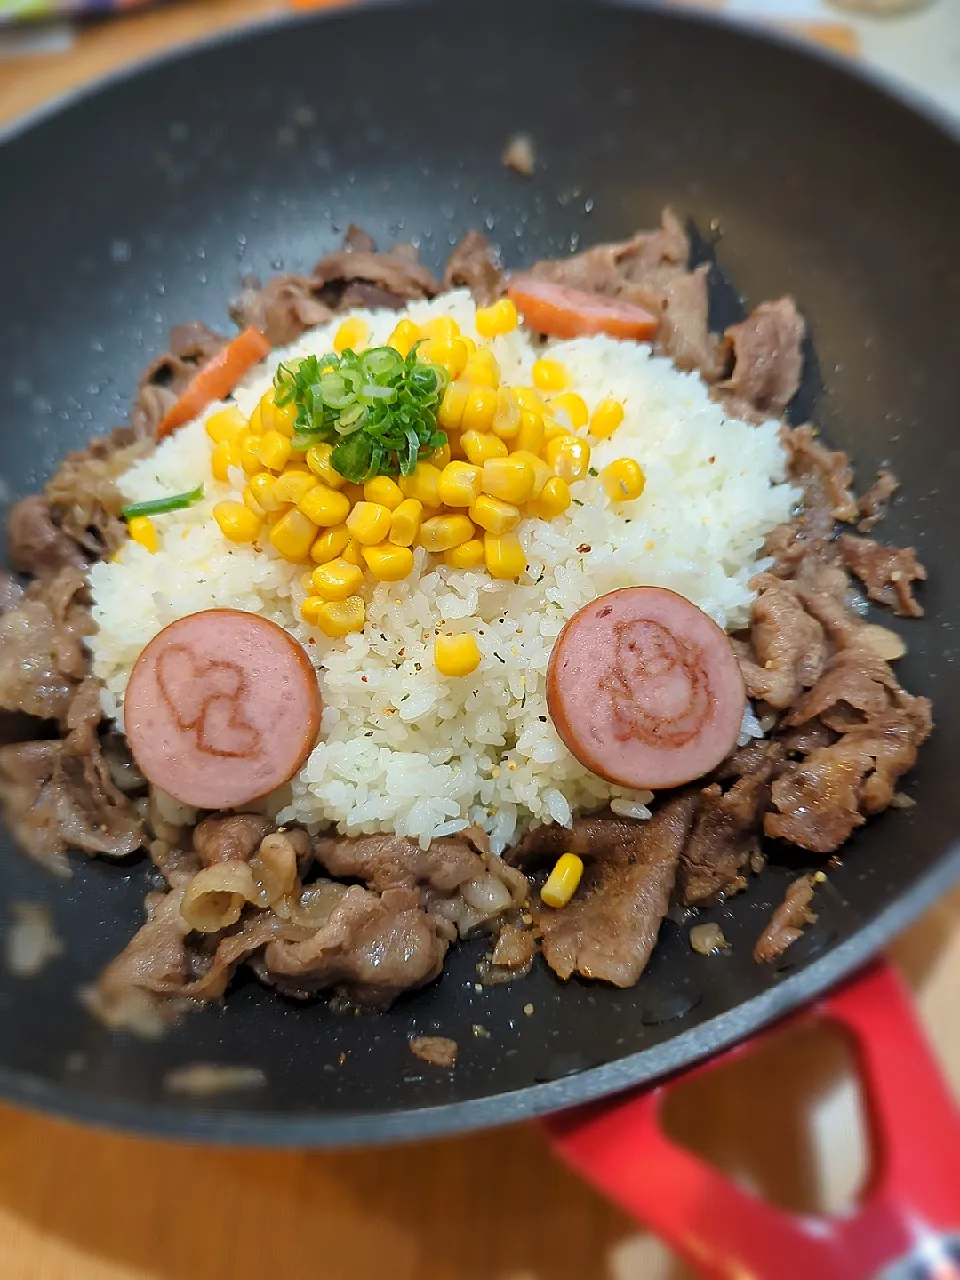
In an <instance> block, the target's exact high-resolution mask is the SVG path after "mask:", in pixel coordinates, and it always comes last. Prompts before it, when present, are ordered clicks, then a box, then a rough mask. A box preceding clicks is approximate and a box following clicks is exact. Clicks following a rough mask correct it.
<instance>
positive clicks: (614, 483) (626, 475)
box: [600, 458, 647, 502]
mask: <svg viewBox="0 0 960 1280" xmlns="http://www.w3.org/2000/svg"><path fill="white" fill-rule="evenodd" d="M600 480H601V482H602V484H603V487H604V489H605V490H606V494H607V497H608V498H609V499H610V501H611V502H632V501H633V500H634V498H639V497H640V495H641V493H643V490H644V486H645V485H646V483H647V477H646V476H645V475H644V474H643V467H641V466H640V463H639V462H635V461H634V460H633V458H617V459H616V461H615V462H611V463H610V465H609V466H606V467H604V468H603V470H602V471H601V472H600Z"/></svg>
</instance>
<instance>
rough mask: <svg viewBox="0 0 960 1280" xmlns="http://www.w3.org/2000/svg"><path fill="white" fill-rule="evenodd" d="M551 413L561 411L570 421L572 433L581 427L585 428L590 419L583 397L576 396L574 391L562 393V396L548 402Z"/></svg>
mask: <svg viewBox="0 0 960 1280" xmlns="http://www.w3.org/2000/svg"><path fill="white" fill-rule="evenodd" d="M550 409H551V412H552V411H554V410H557V409H562V410H563V412H564V413H565V414H566V415H567V417H568V418H569V419H570V425H571V427H573V429H574V431H579V430H580V428H581V427H585V426H586V425H587V422H588V420H589V418H590V410H589V409H588V408H587V402H586V400H584V398H583V396H578V395H577V393H576V392H575V391H564V393H563V394H562V395H559V396H554V397H553V399H552V400H551V401H550Z"/></svg>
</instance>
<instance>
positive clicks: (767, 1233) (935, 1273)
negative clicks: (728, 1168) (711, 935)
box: [546, 962, 960, 1280]
mask: <svg viewBox="0 0 960 1280" xmlns="http://www.w3.org/2000/svg"><path fill="white" fill-rule="evenodd" d="M811 1015H812V1016H814V1017H820V1018H826V1019H828V1020H831V1021H833V1022H835V1023H838V1024H839V1025H840V1026H841V1027H842V1028H844V1029H845V1030H846V1031H847V1032H848V1033H849V1035H850V1037H851V1038H852V1041H853V1045H854V1048H855V1051H856V1056H857V1059H858V1064H859V1067H860V1072H861V1077H862V1081H863V1092H864V1102H865V1110H866V1112H867V1115H868V1118H869V1121H868V1122H869V1126H870V1131H871V1139H872V1152H873V1169H872V1171H871V1175H870V1178H869V1179H868V1182H867V1185H866V1187H865V1189H864V1191H863V1193H862V1197H861V1200H860V1203H859V1204H858V1205H857V1206H856V1207H855V1208H854V1209H853V1210H851V1211H850V1212H849V1213H848V1214H846V1215H845V1216H843V1217H842V1218H833V1219H830V1218H823V1217H814V1216H809V1217H799V1216H795V1215H793V1214H790V1213H787V1212H785V1211H783V1210H781V1209H777V1208H774V1207H773V1206H772V1205H769V1204H767V1203H765V1202H764V1201H762V1200H760V1199H758V1198H757V1197H756V1196H754V1195H751V1194H750V1193H749V1192H748V1191H745V1190H743V1189H742V1188H740V1187H738V1186H737V1185H736V1184H735V1183H733V1182H732V1181H730V1180H729V1179H727V1178H726V1177H724V1176H723V1175H721V1174H720V1173H719V1172H718V1171H717V1170H716V1169H714V1168H713V1167H712V1166H710V1165H708V1164H706V1163H704V1162H703V1161H702V1160H700V1159H699V1158H698V1157H697V1156H695V1155H694V1154H693V1153H692V1152H690V1151H688V1150H687V1149H686V1148H684V1147H681V1146H678V1145H677V1144H675V1143H674V1142H673V1141H672V1140H671V1139H670V1138H669V1137H668V1136H667V1135H666V1133H665V1132H664V1130H663V1129H662V1127H661V1125H660V1116H661V1110H662V1107H663V1103H664V1100H665V1098H666V1096H667V1094H668V1093H669V1091H670V1089H671V1088H672V1085H673V1082H672V1081H667V1082H666V1083H662V1084H659V1085H656V1086H654V1087H653V1088H651V1089H647V1090H644V1091H642V1092H638V1093H633V1094H630V1095H627V1096H626V1097H620V1098H614V1099H613V1100H612V1101H604V1102H602V1103H597V1104H593V1105H590V1106H587V1107H583V1108H580V1109H578V1110H576V1111H567V1112H561V1113H559V1114H558V1115H556V1116H551V1117H549V1118H548V1120H547V1121H546V1127H547V1130H548V1132H549V1134H550V1138H551V1141H552V1143H553V1146H554V1149H555V1150H556V1152H557V1153H558V1154H559V1155H560V1156H561V1157H562V1158H563V1159H564V1160H565V1161H566V1162H567V1163H568V1164H570V1165H572V1167H573V1168H574V1169H576V1170H577V1171H578V1172H579V1173H581V1174H582V1175H583V1176H584V1177H585V1178H586V1179H587V1180H588V1181H589V1182H592V1183H593V1184H594V1185H595V1186H596V1187H598V1188H599V1189H600V1190H601V1191H602V1192H603V1193H604V1194H605V1195H606V1196H608V1197H609V1198H610V1199H611V1200H614V1201H616V1202H617V1203H618V1204H620V1205H621V1206H622V1207H623V1208H624V1209H626V1210H627V1211H628V1212H629V1213H631V1214H633V1215H635V1216H636V1217H638V1218H640V1219H642V1220H643V1221H644V1222H645V1223H646V1224H647V1225H648V1226H649V1227H650V1228H651V1229H652V1230H653V1231H655V1232H656V1233H657V1234H658V1235H660V1236H662V1237H663V1239H664V1240H665V1241H666V1242H667V1243H668V1244H670V1245H671V1246H672V1248H674V1249H675V1250H676V1251H677V1253H679V1254H680V1255H681V1256H682V1257H683V1258H684V1259H685V1260H686V1261H687V1262H688V1263H689V1264H690V1265H691V1266H692V1267H694V1268H695V1269H697V1270H698V1271H699V1273H700V1274H701V1275H703V1276H704V1277H707V1280H743V1278H744V1277H751V1278H752V1280H811V1278H812V1277H816V1280H868V1277H877V1280H922V1278H923V1277H929V1278H930V1280H958V1278H960V1249H958V1248H957V1242H958V1241H960V1113H958V1111H957V1109H956V1107H955V1105H954V1102H953V1099H952V1098H951V1096H950V1093H949V1091H948V1089H947V1086H946V1083H945V1081H944V1079H943V1077H942V1076H941V1074H940V1070H939V1068H938V1067H937V1065H936V1064H935V1062H934V1060H933V1058H932V1056H931V1053H930V1049H929V1047H928V1046H927V1043H926V1041H925V1039H924V1036H923V1033H922V1031H921V1030H920V1028H919V1026H918V1024H917V1021H916V1016H915V1014H914V1012H913V1007H912V1004H911V1000H910V996H909V993H908V992H907V990H906V988H905V986H904V984H903V981H902V979H901V978H900V976H899V974H897V973H896V972H895V971H894V969H893V968H892V967H891V966H890V965H889V964H887V963H885V962H884V963H881V964H877V965H874V966H873V967H871V968H870V969H868V970H866V971H865V972H864V973H861V974H860V975H859V976H858V977H857V978H855V979H854V980H853V981H852V982H849V983H848V984H846V985H845V986H843V987H841V988H840V989H839V990H837V991H835V992H834V993H833V994H831V995H829V996H827V997H826V998H825V999H823V1000H821V1001H820V1002H819V1003H818V1004H817V1005H815V1006H814V1008H813V1009H812V1010H809V1011H806V1012H805V1013H804V1014H803V1015H802V1017H804V1018H807V1017H810V1016H811ZM774 1034H775V1033H774ZM750 1049H751V1045H750V1044H747V1045H741V1046H738V1047H737V1048H735V1049H732V1050H729V1051H728V1052H727V1053H725V1054H722V1055H720V1056H719V1057H718V1058H715V1059H713V1060H712V1061H710V1062H708V1063H706V1064H705V1065H703V1066H701V1067H698V1068H695V1070H694V1072H691V1073H689V1074H690V1075H693V1074H699V1073H701V1072H706V1071H712V1070H713V1069H714V1068H715V1067H716V1066H717V1065H719V1064H720V1063H724V1062H729V1061H731V1060H733V1059H734V1058H736V1057H739V1056H741V1055H742V1054H745V1053H749V1052H750ZM681 1078H682V1077H681ZM951 1233H952V1234H953V1246H954V1249H955V1250H957V1251H956V1252H955V1253H950V1252H949V1245H950V1241H949V1240H948V1239H947V1237H948V1236H949V1235H950V1234H951ZM908 1259H909V1262H908V1261H907V1260H908ZM894 1263H900V1264H902V1265H903V1269H902V1270H901V1269H900V1267H895V1268H894V1269H893V1270H891V1271H889V1272H888V1271H887V1270H884V1268H885V1267H888V1266H890V1265H891V1264H894ZM881 1271H882V1277H881V1276H880V1273H881Z"/></svg>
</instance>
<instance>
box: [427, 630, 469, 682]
mask: <svg viewBox="0 0 960 1280" xmlns="http://www.w3.org/2000/svg"><path fill="white" fill-rule="evenodd" d="M433 660H434V662H435V663H436V665H437V670H438V671H439V672H440V674H441V675H442V676H468V675H470V673H471V671H476V669H477V667H479V665H480V648H479V646H478V645H477V642H476V640H475V639H474V638H473V636H470V635H463V636H437V638H436V639H435V640H434V642H433Z"/></svg>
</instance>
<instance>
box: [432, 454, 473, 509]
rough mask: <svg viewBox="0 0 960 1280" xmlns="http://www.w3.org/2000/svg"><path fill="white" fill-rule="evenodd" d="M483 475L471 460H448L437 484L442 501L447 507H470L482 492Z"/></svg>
mask: <svg viewBox="0 0 960 1280" xmlns="http://www.w3.org/2000/svg"><path fill="white" fill-rule="evenodd" d="M482 475H483V473H482V471H481V469H480V468H479V467H475V466H474V465H473V463H471V462H448V463H447V465H446V466H445V467H444V468H443V470H442V471H441V472H440V480H439V483H438V484H437V495H438V497H439V498H440V501H441V502H442V503H443V504H444V506H447V507H469V506H470V504H471V503H472V502H473V501H475V499H476V497H477V494H478V493H480V492H481V487H482V486H481V478H482Z"/></svg>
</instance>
